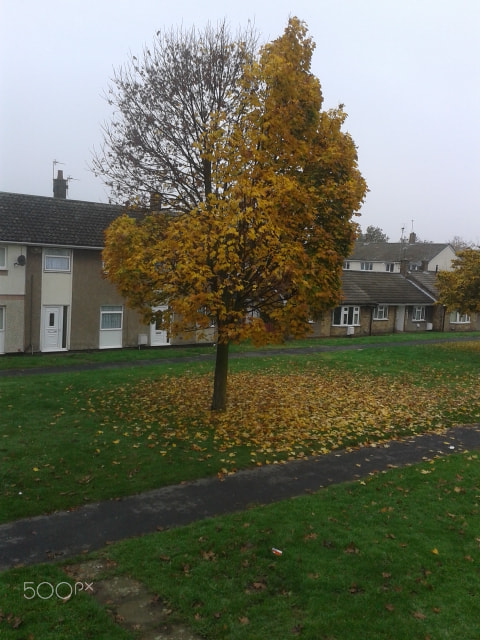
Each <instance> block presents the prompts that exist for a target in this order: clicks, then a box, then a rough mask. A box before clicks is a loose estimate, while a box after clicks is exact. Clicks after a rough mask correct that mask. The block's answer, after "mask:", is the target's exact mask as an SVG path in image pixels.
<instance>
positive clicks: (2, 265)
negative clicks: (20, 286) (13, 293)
mask: <svg viewBox="0 0 480 640" xmlns="http://www.w3.org/2000/svg"><path fill="white" fill-rule="evenodd" d="M2 253H3V262H2V258H1V255H2ZM7 265H8V251H7V247H6V246H5V245H4V244H1V245H0V270H1V271H5V270H6V268H7Z"/></svg>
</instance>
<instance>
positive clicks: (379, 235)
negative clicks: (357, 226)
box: [358, 225, 390, 242]
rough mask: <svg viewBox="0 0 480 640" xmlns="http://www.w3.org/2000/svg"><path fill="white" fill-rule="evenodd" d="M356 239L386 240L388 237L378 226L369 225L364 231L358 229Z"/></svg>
mask: <svg viewBox="0 0 480 640" xmlns="http://www.w3.org/2000/svg"><path fill="white" fill-rule="evenodd" d="M358 239H359V240H360V241H361V242H388V241H389V239H390V238H389V237H388V236H387V234H386V233H384V232H383V229H381V228H380V227H375V226H373V225H369V226H368V227H367V229H366V231H365V233H363V232H362V231H360V233H359V235H358Z"/></svg>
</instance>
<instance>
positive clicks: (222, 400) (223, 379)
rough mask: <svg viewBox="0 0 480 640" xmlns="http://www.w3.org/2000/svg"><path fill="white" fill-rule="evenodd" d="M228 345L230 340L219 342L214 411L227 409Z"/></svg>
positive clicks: (214, 388) (214, 386)
mask: <svg viewBox="0 0 480 640" xmlns="http://www.w3.org/2000/svg"><path fill="white" fill-rule="evenodd" d="M228 347H229V344H228V342H225V343H222V342H218V343H217V350H216V357H215V375H214V380H213V396H212V406H211V409H212V411H225V409H226V407H227V375H228Z"/></svg>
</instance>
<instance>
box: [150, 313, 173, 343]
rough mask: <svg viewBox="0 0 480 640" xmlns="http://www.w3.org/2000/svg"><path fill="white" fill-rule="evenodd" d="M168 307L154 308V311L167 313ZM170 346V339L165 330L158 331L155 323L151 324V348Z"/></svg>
mask: <svg viewBox="0 0 480 640" xmlns="http://www.w3.org/2000/svg"><path fill="white" fill-rule="evenodd" d="M167 309H168V305H162V306H160V307H154V308H153V311H166V310H167ZM166 344H170V338H169V337H168V332H167V331H165V329H157V325H156V323H155V322H152V323H151V324H150V346H151V347H160V346H162V345H166Z"/></svg>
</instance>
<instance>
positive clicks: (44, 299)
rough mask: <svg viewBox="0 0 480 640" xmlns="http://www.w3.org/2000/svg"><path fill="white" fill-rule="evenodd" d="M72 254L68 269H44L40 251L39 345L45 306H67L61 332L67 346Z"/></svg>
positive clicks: (43, 258) (70, 302)
mask: <svg viewBox="0 0 480 640" xmlns="http://www.w3.org/2000/svg"><path fill="white" fill-rule="evenodd" d="M73 268H74V260H73V256H71V257H70V271H65V272H63V271H45V249H44V250H43V252H42V287H41V291H42V293H41V308H42V313H41V321H40V322H41V327H40V346H41V348H42V350H44V349H43V347H42V345H43V342H44V330H45V326H44V313H43V310H44V309H45V307H67V309H68V312H67V324H66V326H65V325H63V324H62V326H61V330H62V333H63V334H65V335H66V348H67V349H68V348H69V336H70V322H71V308H72V283H73Z"/></svg>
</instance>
